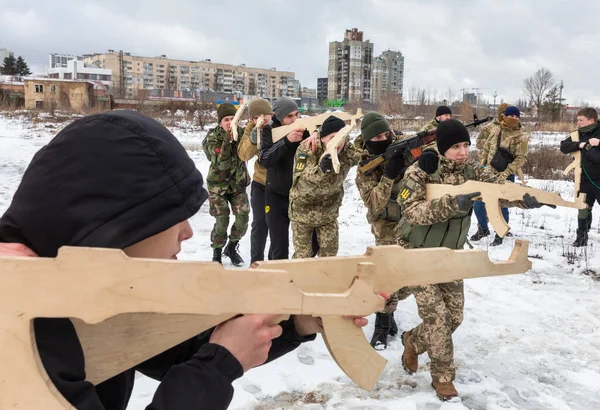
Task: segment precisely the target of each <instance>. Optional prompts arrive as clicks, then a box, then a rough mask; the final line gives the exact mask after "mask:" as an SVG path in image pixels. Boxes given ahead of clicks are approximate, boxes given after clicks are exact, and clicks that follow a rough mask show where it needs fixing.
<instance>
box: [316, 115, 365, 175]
mask: <svg viewBox="0 0 600 410" xmlns="http://www.w3.org/2000/svg"><path fill="white" fill-rule="evenodd" d="M360 118H362V112H361V110H360V108H359V109H358V110H357V111H356V114H355V115H353V116H352V117H351V118H350V125H346V126H345V127H344V128H342V129H341V130H339V131H338V132H337V133H336V134H335V135H334V136H333V138H332V139H331V140H329V142H328V143H327V148H326V149H325V152H324V153H323V155H321V158H319V162H320V161H321V159H322V158H323V157H324V156H325V155H327V154H329V155H331V162H332V163H333V172H335V173H336V174H339V173H340V160H339V158H338V150H337V147H338V145H340V143H341V142H342V141H345V140H346V138H347V137H348V135H350V133H351V132H352V130H353V129H354V128H356V120H358V119H360Z"/></svg>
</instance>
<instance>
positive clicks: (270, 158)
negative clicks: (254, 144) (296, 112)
mask: <svg viewBox="0 0 600 410" xmlns="http://www.w3.org/2000/svg"><path fill="white" fill-rule="evenodd" d="M280 126H281V123H280V122H279V121H278V120H277V118H275V116H273V124H272V125H271V126H267V127H265V128H263V129H262V131H261V139H260V155H259V162H260V164H261V165H262V166H263V167H265V168H266V169H267V184H266V190H267V191H270V192H273V193H275V194H278V195H281V196H284V197H286V198H287V197H288V195H289V194H290V189H291V188H292V175H293V173H294V156H295V155H296V150H297V149H298V147H299V146H300V142H290V141H289V140H288V139H287V138H282V139H280V140H279V141H277V142H275V143H273V134H272V128H277V127H280ZM308 137H310V134H309V133H308V131H304V134H303V135H302V140H305V139H306V138H308Z"/></svg>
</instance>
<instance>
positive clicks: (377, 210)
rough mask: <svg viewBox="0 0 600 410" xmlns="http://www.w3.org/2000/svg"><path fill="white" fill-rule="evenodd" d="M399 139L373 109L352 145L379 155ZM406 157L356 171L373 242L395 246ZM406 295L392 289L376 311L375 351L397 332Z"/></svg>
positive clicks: (366, 153) (366, 116)
mask: <svg viewBox="0 0 600 410" xmlns="http://www.w3.org/2000/svg"><path fill="white" fill-rule="evenodd" d="M400 140H402V137H401V136H397V135H395V134H394V133H393V132H392V131H391V129H390V124H389V122H388V121H387V120H386V119H385V117H384V116H383V115H381V114H379V113H376V112H369V113H367V114H365V116H364V117H363V119H362V122H361V135H359V136H358V137H356V139H355V140H354V145H355V146H356V147H357V148H358V149H360V151H361V153H362V155H363V158H364V159H366V158H367V157H369V156H373V155H379V154H382V153H384V152H385V150H386V149H387V147H388V146H389V145H390V144H391V143H393V142H398V141H400ZM405 166H406V164H405V158H404V157H400V158H393V159H392V160H390V161H386V162H384V163H382V164H381V165H379V167H377V168H375V169H373V170H371V171H370V172H366V173H365V172H362V171H360V169H359V170H358V171H357V172H356V186H357V187H358V192H359V193H360V197H361V198H362V200H363V202H364V204H365V207H366V208H367V221H368V222H369V224H370V225H371V232H372V233H373V236H374V237H375V245H376V246H381V245H396V234H395V232H394V230H395V227H396V225H397V224H398V221H399V220H400V205H399V204H398V202H397V201H396V199H397V196H398V192H399V189H400V182H401V179H402V176H401V174H402V171H403V170H404V168H405ZM408 296H409V292H408V289H407V288H402V289H400V290H398V291H397V292H394V293H393V294H392V295H391V297H390V298H389V299H388V300H387V301H386V305H385V310H384V311H383V312H378V313H377V314H376V318H375V330H374V332H373V337H372V338H371V346H373V347H374V348H375V349H376V350H384V349H386V348H387V339H388V335H389V336H396V334H398V325H397V324H396V320H395V319H394V312H395V311H396V307H397V305H398V301H399V300H404V299H406V298H407V297H408Z"/></svg>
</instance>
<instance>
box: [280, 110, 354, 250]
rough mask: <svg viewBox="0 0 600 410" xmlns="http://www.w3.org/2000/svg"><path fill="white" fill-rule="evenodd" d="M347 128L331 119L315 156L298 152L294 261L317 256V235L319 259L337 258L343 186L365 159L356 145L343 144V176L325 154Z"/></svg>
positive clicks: (306, 151)
mask: <svg viewBox="0 0 600 410" xmlns="http://www.w3.org/2000/svg"><path fill="white" fill-rule="evenodd" d="M345 125H346V124H345V123H344V121H342V120H341V119H339V118H337V117H334V116H331V117H328V118H327V119H326V120H325V121H324V122H323V126H322V127H321V132H320V139H321V141H320V144H318V145H319V146H317V149H316V152H314V153H313V151H312V150H311V149H310V148H309V147H308V146H307V145H306V144H301V145H300V146H299V147H298V149H297V151H296V155H295V157H294V168H293V170H294V172H293V176H292V187H291V189H290V195H289V198H290V205H289V216H290V221H291V223H292V240H293V244H294V255H293V256H292V258H294V259H296V258H310V257H312V256H313V244H312V237H313V231H316V234H317V241H318V245H319V251H318V255H319V256H320V257H324V256H335V255H337V251H338V244H339V232H338V222H337V218H338V215H339V209H340V206H341V205H342V198H343V197H344V186H343V185H344V181H345V179H346V176H347V175H348V171H350V168H351V167H353V166H355V165H358V163H359V162H360V159H361V155H360V152H359V151H358V150H357V149H356V148H355V147H354V146H353V145H352V144H350V143H349V142H347V141H346V140H343V141H342V142H341V143H340V145H339V146H338V159H339V161H340V172H339V173H338V174H336V173H335V172H334V171H333V163H332V159H331V156H330V155H329V154H326V155H323V154H324V152H325V149H326V147H327V143H328V142H329V141H330V140H331V138H333V136H335V134H336V133H337V132H338V131H339V130H341V129H342V128H344V126H345ZM321 157H322V158H321Z"/></svg>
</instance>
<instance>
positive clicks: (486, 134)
mask: <svg viewBox="0 0 600 410" xmlns="http://www.w3.org/2000/svg"><path fill="white" fill-rule="evenodd" d="M507 108H508V104H506V103H502V104H500V105H499V106H498V117H496V118H494V120H493V121H492V122H490V123H487V124H485V125H484V126H483V128H482V129H481V132H480V133H479V135H478V136H477V145H476V146H477V149H478V150H482V149H483V147H484V146H485V142H486V141H487V140H488V139H489V138H490V135H492V134H493V133H494V130H495V129H496V127H499V126H500V122H501V121H502V119H503V118H504V110H506V109H507Z"/></svg>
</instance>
